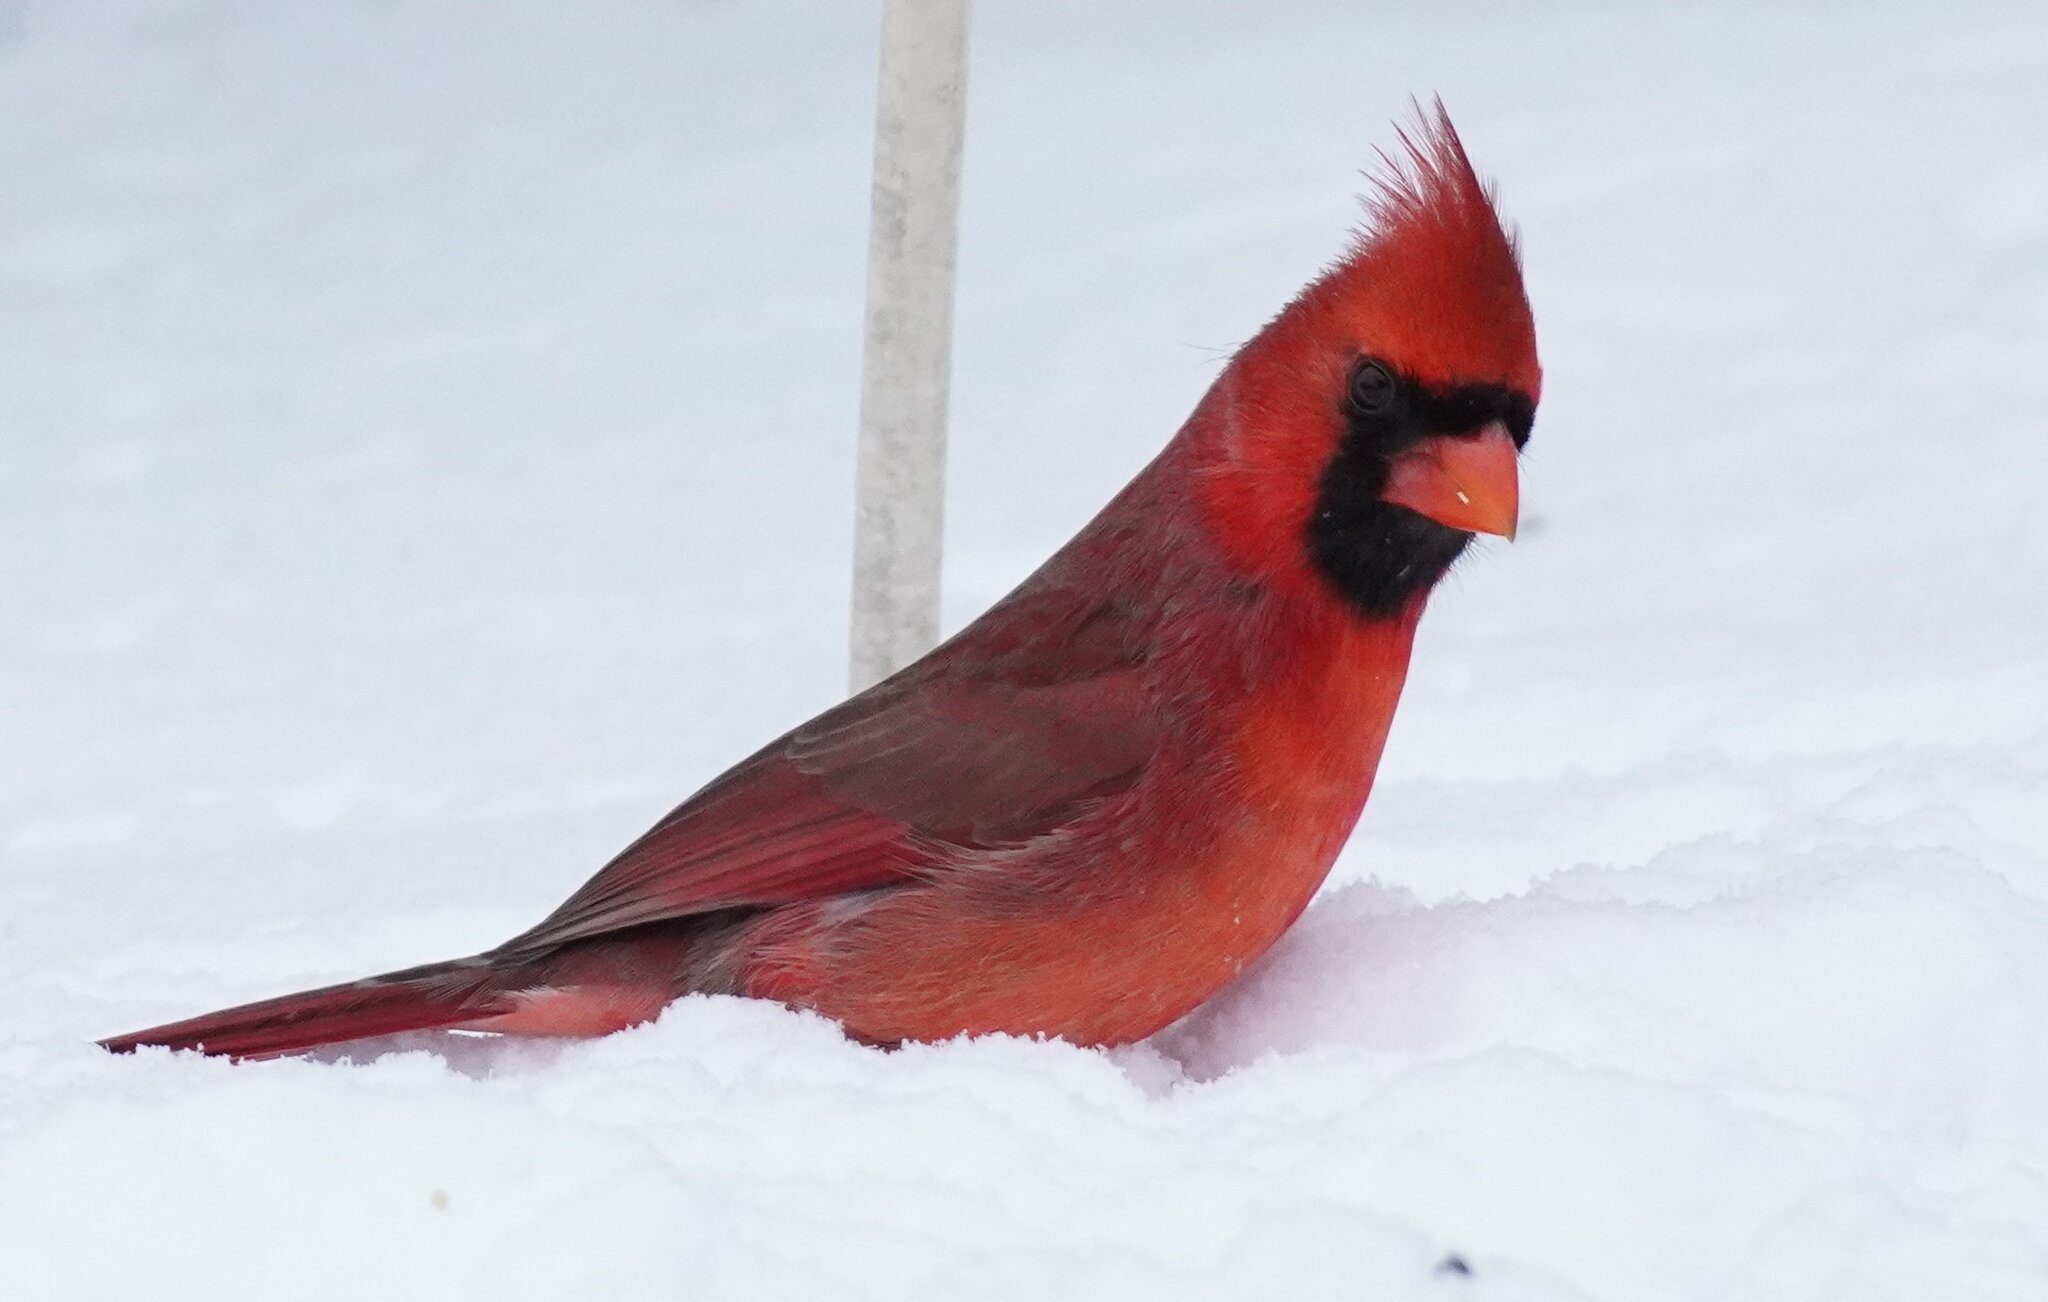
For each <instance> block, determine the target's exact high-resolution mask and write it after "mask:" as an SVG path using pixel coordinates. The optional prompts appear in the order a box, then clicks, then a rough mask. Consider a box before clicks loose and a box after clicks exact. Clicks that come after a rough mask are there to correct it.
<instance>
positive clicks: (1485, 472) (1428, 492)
mask: <svg viewBox="0 0 2048 1302" xmlns="http://www.w3.org/2000/svg"><path fill="white" fill-rule="evenodd" d="M1380 497H1381V499H1382V500H1384V501H1388V502H1392V503H1393V504H1394V505H1396V506H1405V507H1407V508H1408V509H1409V510H1411V511H1413V512H1415V513H1416V514H1418V515H1426V516H1428V517H1429V518H1430V519H1432V520H1434V521H1436V522H1437V523H1438V524H1441V525H1445V526H1447V527H1449V528H1452V529H1465V530H1468V531H1470V532H1472V533H1493V534H1499V535H1500V536H1501V537H1503V538H1507V539H1510V540H1512V539H1513V538H1514V536H1515V521H1516V519H1517V517H1518V516H1519V515H1520V514H1521V488H1520V483H1519V481H1518V479H1517V477H1516V474H1515V440H1514V439H1513V438H1512V437H1511V436H1510V435H1509V434H1508V431H1507V427H1506V426H1505V425H1502V424H1501V423H1500V422H1499V421H1495V422H1493V423H1492V424H1491V425H1488V426H1486V427H1485V428H1484V429H1482V430H1480V431H1479V432H1478V433H1477V434H1442V435H1438V436H1437V437H1435V438H1431V439H1425V440H1424V441H1423V442H1422V443H1420V444H1419V445H1417V446H1416V447H1413V448H1411V449H1409V450H1408V451H1406V452H1403V453H1402V454H1401V455H1400V456H1398V457H1395V458H1394V462H1393V466H1392V468H1391V470H1390V471H1389V473H1388V475H1387V488H1386V491H1385V492H1384V493H1382V494H1380Z"/></svg>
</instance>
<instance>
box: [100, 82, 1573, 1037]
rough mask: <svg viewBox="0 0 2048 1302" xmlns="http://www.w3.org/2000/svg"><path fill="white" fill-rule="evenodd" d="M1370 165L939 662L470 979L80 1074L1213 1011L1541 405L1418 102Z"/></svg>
mask: <svg viewBox="0 0 2048 1302" xmlns="http://www.w3.org/2000/svg"><path fill="white" fill-rule="evenodd" d="M1401 143H1402V145H1403V147H1404V148H1403V151H1402V157H1401V159H1400V160H1399V161H1395V160H1393V159H1387V160H1386V162H1387V168H1386V171H1385V174H1384V175H1383V176H1382V177H1381V178H1380V180H1379V181H1378V183H1377V184H1378V189H1377V192H1376V193H1375V194H1374V195H1372V196H1371V197H1370V198H1369V200H1368V208H1369V210H1370V220H1369V222H1368V224H1367V229H1365V230H1364V231H1363V232H1362V234H1361V235H1360V236H1359V238H1358V240H1357V242H1356V243H1355V245H1354V246H1353V247H1352V249H1351V250H1350V251H1349V252H1348V253H1347V254H1346V256H1345V257H1344V258H1343V259H1342V260H1341V261H1339V262H1338V263H1337V264H1336V265H1335V266H1333V267H1332V268H1331V269H1330V270H1329V271H1328V272H1326V273H1325V274H1324V275H1322V276H1321V277H1320V278H1319V279H1317V280H1316V281H1315V282H1314V283H1312V284H1310V285H1309V286H1308V287H1307V288H1306V289H1304V290H1303V291H1302V292H1301V294H1300V296H1299V297H1297V298H1296V299H1295V300H1294V301H1293V302H1292V303H1290V304H1289V305H1288V306H1287V307H1286V309H1285V310H1283V311H1282V312H1281V313H1280V315H1279V316H1278V317H1277V318H1275V319H1274V320H1273V322H1272V323H1271V324H1270V325H1268V326H1267V327H1266V328H1265V329H1264V330H1262V331H1260V332H1259V334H1258V335H1257V337H1256V338H1254V339H1252V340H1251V342H1249V343H1248V344H1246V345H1245V346H1244V347H1243V348H1242V349H1240V350H1239V351H1238V353H1237V355H1236V356H1235V357H1234V358H1232V359H1231V361H1230V363H1229V365H1228V366H1226V367H1225V368H1224V370H1223V373H1222V375H1221V376H1220V377H1218V379H1217V380H1216V383H1215V384H1214V385H1213V386H1212V387H1211V388H1210V390H1209V392H1208V394H1207V395H1206V396H1204V397H1203V399H1202V401H1201V403H1200V405H1199V406H1197V407H1196V408H1195V411H1194V414H1193V415H1192V416H1191V417H1190V418H1189V419H1188V422H1187V424H1186V425H1184V426H1183V427H1182V428H1181V430H1180V432H1179V433H1178V434H1177V435H1175V436H1174V438H1173V440H1172V441H1171V442H1170V443H1168V444H1167V446H1166V448H1165V450H1164V451H1163V452H1161V453H1160V455H1159V457H1158V458H1157V459H1156V460H1155V461H1153V462H1152V464H1151V465H1149V466H1147V467H1146V468H1145V470H1144V471H1143V472H1141V473H1140V474H1139V475H1138V477H1137V478H1136V479H1135V480H1133V481H1132V482H1131V483H1130V485H1129V486H1127V487H1126V488H1125V489H1124V490H1123V491H1122V492H1121V493H1119V494H1118V495H1117V497H1116V498H1115V500H1114V501H1112V502H1111V503H1110V504H1109V505H1108V506H1107V507H1106V508H1104V510H1103V511H1102V513H1101V514H1100V515H1098V516H1097V517H1096V518H1095V519H1094V521H1093V522H1091V523H1090V524H1089V525H1088V526H1087V527H1086V528H1084V529H1083V530H1082V531H1081V532H1080V534H1079V535H1078V536H1076V537H1075V538H1074V539H1073V540H1072V541H1071V542H1069V543H1068V544H1067V545H1066V546H1065V547H1063V548H1061V549H1060V551H1059V552H1058V554H1056V555H1055V556H1053V558H1052V559H1051V560H1049V561H1047V562H1046V563H1045V565H1044V566H1043V567H1042V568H1041V569H1039V571H1038V572H1037V573H1035V574H1033V575H1032V576H1031V577H1030V578H1029V579H1027V580H1025V581H1024V583H1023V585H1022V586H1020V587H1019V588H1018V589H1017V590H1016V591H1014V592H1012V593H1011V594H1010V595H1009V596H1007V597H1005V598H1004V599H1003V600H1002V601H1001V602H999V603H998V604H997V605H996V606H995V607H994V608H993V609H992V610H990V611H989V612H988V613H987V614H985V615H983V616H982V617H981V618H980V619H978V620H976V621H975V622H974V623H973V624H971V625H969V626H968V627H967V628H966V629H964V630H963V631H962V632H961V633H960V634H959V635H958V636H956V637H954V638H953V639H952V640H950V641H949V642H947V643H945V644H944V645H943V646H941V647H939V648H938V649H937V650H935V651H933V652H932V653H931V654H930V655H927V656H926V657H925V658H924V659H922V660H920V661H918V662H917V663H916V664H913V665H911V666H910V667H909V668H907V669H905V670H903V671H902V672H901V673H898V674H897V675H895V676H894V677H893V678H890V679H888V680H887V681H885V682H883V683H880V684H879V685H877V686H875V687H873V688H870V689H869V690H867V691H865V692H862V693H861V694H860V695H858V696H855V697H854V698H853V699H851V700H849V701H847V702H845V703H844V704H842V705H840V706H838V707H836V708H834V709H832V710H828V711H826V712H825V713H824V714H822V715H820V716H818V717H817V718H816V719H813V720H812V721H811V722H809V723H806V724H804V725H803V726H802V727H800V728H798V729H796V730H795V731H794V732H791V733H789V734H788V735H787V736H784V737H782V738H780V739H778V740H776V741H774V742H771V743H769V744H768V746H766V747H765V748H764V749H762V750H761V751H759V752H758V753H756V754H755V755H754V756H752V757H751V758H749V759H746V760H743V761H742V762H741V763H740V764H738V765H737V766H736V767H734V768H733V769H731V770H730V771H728V772H727V773H726V774H725V775H724V776H722V777H720V778H718V779H717V780H716V781H714V782H712V783H711V784H710V785H709V786H707V787H705V788H704V789H703V790H702V791H699V792H698V793H697V794H696V795H694V796H692V797H690V799H688V800H686V801H684V802H683V804H682V805H680V806H679V807H677V809H676V810H675V811H674V812H673V813H671V814H669V815H668V817H666V818H664V819H662V820H661V822H660V823H658V824H656V825H655V827H654V828H653V830H651V831H649V832H648V833H647V834H646V835H645V836H643V837H641V838H640V839H639V840H638V841H635V842H634V843H633V844H632V845H630V846H628V847H627V848H626V849H625V851H624V852H623V853H621V854H620V855H619V856H618V857H617V858H616V859H614V860H612V862H611V863H609V864H607V865H606V866H605V868H604V870H603V871H601V872H599V873H598V874H597V876H596V877H594V878H592V879H591V880H590V881H589V882H588V883H587V884H585V885H584V887H583V888H582V889H581V890H579V891H577V892H576V893H575V894H574V895H572V896H570V897H569V899H568V901H567V902H566V903H564V904H563V905H562V906H561V907H560V908H558V909H556V910H555V911H554V913H552V914H550V915H549V916H548V917H547V918H546V919H545V920H544V921H542V922H541V923H540V924H539V925H538V926H536V927H534V928H533V929H532V930H530V931H528V932H526V933H525V934H523V935H520V936H517V937H514V938H513V939H512V940H509V941H507V942H506V943H505V944H503V945H500V946H499V947H498V948H496V949H493V950H491V951H489V952H488V953H484V954H480V955H477V956H476V957H474V958H461V959H456V960H454V961H452V962H446V963H434V964H429V965H428V966H425V967H417V968H411V969H408V970H406V971H403V972H394V973H391V974H389V975H387V976H379V977H371V978H369V979H367V980H363V981H356V982H352V983H350V984H348V985H341V986H330V987H328V988H326V989H322V990H313V991H309V992H306V993H304V994H295V995H286V996H284V997H282V998H279V999H271V1000H266V1001H264V1002H262V1003H255V1004H248V1005H245V1006H243V1007H239V1008H231V1009H228V1010H226V1011H224V1012H218V1013H212V1014H209V1015H207V1016H204V1017H196V1018H193V1019H191V1020H189V1021H183V1022H175V1023H172V1024H170V1025H168V1026H159V1027H155V1028H153V1029H151V1030H147V1031H139V1032H136V1033H135V1034H132V1035H123V1036H117V1037H115V1038H114V1039H111V1040H107V1041H104V1043H105V1044H106V1046H107V1047H108V1048H110V1049H115V1050H128V1049H133V1048H135V1047H137V1046H139V1045H146V1044H157V1045H168V1046H171V1047H173V1048H191V1049H200V1050H203V1051H205V1052H207V1053H215V1054H228V1055H233V1056H236V1057H244V1058H260V1057H266V1056H270V1055H275V1054H283V1053H291V1052H293V1051H296V1050H300V1049H306V1048H310V1047H312V1046H315V1045H322V1044H329V1043H334V1042H337V1041H343V1040H352V1039H357V1038H360V1037H364V1036H374V1035H385V1034H389V1033H392V1032H396V1031H406V1030H413V1029H416V1028H426V1027H445V1028H458V1029H463V1030H471V1031H509V1032H519V1033H526V1034H541V1035H563V1034H571V1035H598V1034H603V1033H605V1032H608V1031H613V1030H617V1029H619V1028H621V1027H625V1026H630V1025H633V1024H635V1023H638V1022H644V1021H647V1020H648V1019H650V1018H653V1017H654V1016H656V1015H657V1014H658V1013H660V1012H661V1010H662V1008H663V1007H664V1006H666V1005H667V1004H668V1003H669V1002H670V1001H672V1000H674V999H676V998H678V997H679V996H682V995H685V994H690V993H693V992H698V991H704V992H713V993H720V994H739V995H751V996H755V997H759V998H763V999H774V1000H780V1001H781V1002H783V1003H785V1004H790V1005H794V1006H796V1007H800V1008H811V1009H816V1010H817V1011H818V1012H821V1013H823V1014H825V1015H826V1016H828V1017H832V1018H835V1019H837V1020H838V1021H839V1022H840V1023H841V1024H843V1025H844V1026H845V1028H846V1030H847V1032H848V1033H849V1034H851V1035H853V1036H855V1037H857V1038H859V1039H861V1040H864V1041H869V1042H873V1043H880V1044H891V1043H896V1042H899V1041H904V1040H937V1039H944V1038H947V1037H949V1036H955V1035H960V1034H963V1033H970V1034H971V1033H977V1032H989V1031H1007V1032H1011V1033H1013V1034H1019V1035H1057V1036H1062V1037H1065V1038H1066V1039H1069V1040H1072V1041H1074V1042H1076V1043H1079V1044H1119V1043H1123V1042H1126V1041H1130V1040H1136V1039H1140V1038H1142V1037H1144V1036H1147V1035H1150V1034H1151V1033H1152V1032H1154V1031H1157V1030H1158V1029H1160V1028H1161V1027H1163V1026H1165V1025H1166V1024H1167V1023H1169V1022H1171V1021H1173V1020H1174V1019H1175V1018H1177V1017H1180V1016H1181V1015H1182V1014H1184V1013H1186V1012H1188V1011H1189V1010H1190V1009H1192V1008H1194V1007H1195V1006H1196V1005H1198V1004H1200V1003H1201V1002H1202V1001H1203V1000H1205V999H1207V998H1209V996H1211V995H1213V994H1215V993H1216V991H1217V990H1218V989H1220V988H1221V987H1222V986H1224V985H1225V984H1226V983H1228V982H1229V981H1230V980H1231V979H1232V978H1233V977H1235V976H1236V975H1237V974H1238V973H1239V972H1241V971H1243V970H1244V967H1245V965H1246V964H1247V963H1250V962H1251V961H1252V960H1254V959H1256V958H1257V957H1258V956H1259V955H1260V954H1262V953H1263V952H1265V950H1266V948H1267V947H1268V946H1270V945H1271V944H1272V943H1273V942H1274V941H1275V940H1276V939H1277V938H1278V937H1279V936H1280V933H1281V932H1283V931H1285V930H1286V929H1287V927H1288V925H1289V924H1290V923H1292V922H1293V921H1294V919H1295V918H1296V917H1297V916H1299V915H1300V913H1301V911H1302V909H1303V908H1304V907H1305V906H1306V905H1307V903H1308V901H1309V897H1310V896H1311V895H1313V894H1315V892H1316V888H1317V887H1318V886H1319V885H1320V884H1321V883H1322V881H1323V878H1324V876H1325V875H1326V874H1327V873H1328V872H1329V869H1330V865H1331V862H1332V861H1333V860H1334V859H1335V858H1336V855H1337V851H1338V849H1339V848H1340V847H1341V846H1342V845H1343V844H1344V841H1345V838H1346V837H1348V836H1349V835H1350V832H1351V828H1352V825H1353V824H1354V823H1356V822H1357V820H1358V816H1359V812H1360V811H1361V809H1363V807H1364V805H1365V798H1366V793H1367V792H1368V791H1369V790H1370V789H1371V786H1372V778H1373V771H1374V769H1375V768H1377V767H1378V764H1379V758H1380V751H1381V747H1382V746H1383V744H1384V743H1385V741H1386V736H1387V728H1388V725H1389V724H1390V723H1391V722H1392V720H1393V716H1394V706H1395V703H1396V702H1397V701H1398V700H1399V698H1400V695H1401V683H1402V679H1403V678H1404V676H1405V675H1406V673H1407V668H1408V655H1409V649H1410V646H1411V645H1412V643H1413V640H1414V635H1415V625H1416V621H1417V620H1418V619H1419V618H1420V617H1421V615H1422V609H1423V605H1424V603H1425V602H1426V601H1427V600H1428V597H1429V592H1430V589H1431V587H1432V586H1433V585H1434V584H1435V583H1436V582H1437V580H1439V579H1440V578H1442V577H1443V575H1444V573H1445V571H1446V570H1447V569H1448V568H1449V567H1450V565H1451V563H1452V562H1453V561H1454V560H1456V559H1457V557H1458V555H1459V553H1461V552H1463V551H1464V550H1465V547H1466V544H1468V543H1469V542H1470V541H1471V539H1472V535H1473V533H1475V532H1480V533H1493V534H1501V535H1505V536H1507V537H1513V536H1514V530H1515V518H1516V509H1517V503H1516V495H1517V486H1516V485H1517V480H1516V458H1517V455H1518V453H1519V451H1520V449H1521V447H1522V445H1523V444H1524V443H1525V442H1526V441H1527V439H1528V437H1529V429H1530V425H1531V423H1532V421H1533V420H1534V417H1535V411H1536V399H1537V395H1538V391H1539V388H1540V385H1541V370H1540V368H1539V367H1538V365H1537V360H1536V340H1535V327H1534V324H1533V322H1532V320H1531V318H1530V314H1529V304H1528V300H1527V298H1526V297H1525V295H1524V293H1523V290H1522V278H1521V268H1520V262H1519V258H1518V255H1517V252H1516V247H1515V242H1514V239H1513V238H1512V236H1510V235H1509V234H1508V233H1507V232H1506V231H1504V230H1503V229H1502V226H1501V223H1500V219H1499V217H1498V216H1497V214H1496V213H1495V211H1494V207H1493V202H1492V197H1491V195H1490V193H1489V192H1488V190H1487V189H1486V188H1485V187H1484V186H1482V185H1481V183H1480V182H1479V180H1478V178H1477V177H1476V176H1474V174H1473V171H1472V165H1471V163H1470V162H1469V161H1468V160H1467V158H1466V156H1465V150H1464V147H1463V145H1462V144H1460V142H1459V140H1458V136H1457V133H1456V132H1455V130H1454V129H1453V128H1452V126H1451V123H1450V120H1449V118H1448V117H1447V116H1446V115H1445V114H1444V111H1443V107H1442V105H1441V104H1439V105H1437V106H1436V109H1435V111H1434V113H1433V114H1429V115H1426V116H1425V117H1424V118H1423V120H1422V121H1421V123H1420V125H1419V126H1418V127H1417V128H1416V129H1415V130H1414V131H1413V132H1403V133H1402V135H1401Z"/></svg>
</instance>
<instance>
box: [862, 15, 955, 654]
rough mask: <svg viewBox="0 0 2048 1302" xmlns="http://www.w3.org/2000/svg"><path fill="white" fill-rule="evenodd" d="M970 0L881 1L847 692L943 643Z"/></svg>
mask: <svg viewBox="0 0 2048 1302" xmlns="http://www.w3.org/2000/svg"><path fill="white" fill-rule="evenodd" d="M966 92H967V0H885V3H884V4H883V6H882V72H881V88H880V94H879V96H878V104H877V108H876V113H875V190H874V207H873V213H872V216H871V218H870V221H871V225H870V228H869V232H868V290H867V293H868V305H867V334H866V340H865V344H864V347H863V352H862V357H861V369H862V374H861V391H860V464H859V467H858V469H857V470H856V472H855V482H854V497H855V508H854V512H855V514H854V541H853V689H854V690H855V691H860V690H861V689H862V688H865V687H867V686H869V685H870V684H872V683H875V682H877V681H879V680H881V679H883V678H886V677H888V676H889V675H890V674H892V673H894V672H896V671H897V670H898V669H901V668H902V667H903V666H904V665H906V664H909V663H910V662H911V661H912V660H915V659H916V658H917V657H919V656H921V655H923V654H924V653H925V652H926V651H928V650H930V649H931V647H932V645H933V644H934V643H935V642H937V641H938V635H939V548H940V537H941V533H942V530H943V527H944V523H945V501H944V498H945V479H946V391H947V380H948V371H949V368H950V366H951V363H952V344H953V261H954V248H955V245H956V244H957V242H958V241H957V227H958V218H959V210H960V143H961V136H962V132H963V129H964V123H965V117H966Z"/></svg>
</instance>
